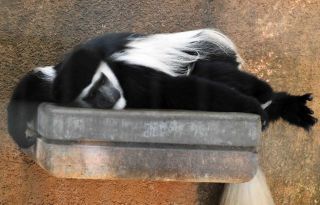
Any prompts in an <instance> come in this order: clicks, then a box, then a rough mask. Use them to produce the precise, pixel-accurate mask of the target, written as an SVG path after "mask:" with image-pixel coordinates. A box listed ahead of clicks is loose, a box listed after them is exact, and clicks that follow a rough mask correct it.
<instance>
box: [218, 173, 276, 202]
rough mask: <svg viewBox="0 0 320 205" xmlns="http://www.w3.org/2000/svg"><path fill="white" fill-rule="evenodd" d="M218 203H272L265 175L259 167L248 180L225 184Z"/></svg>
mask: <svg viewBox="0 0 320 205" xmlns="http://www.w3.org/2000/svg"><path fill="white" fill-rule="evenodd" d="M220 205H274V202H273V199H272V195H271V193H270V190H269V187H268V185H267V182H266V179H265V176H264V174H263V172H262V171H261V170H260V168H258V171H257V173H256V175H255V176H254V177H253V179H252V180H251V181H249V182H246V183H241V184H227V185H226V186H225V188H224V193H223V196H222V199H221V202H220Z"/></svg>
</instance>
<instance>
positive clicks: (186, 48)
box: [112, 29, 242, 76]
mask: <svg viewBox="0 0 320 205" xmlns="http://www.w3.org/2000/svg"><path fill="white" fill-rule="evenodd" d="M128 40H129V42H128V43H127V44H126V45H125V47H126V48H125V49H124V50H122V51H121V52H117V53H114V54H113V55H112V58H113V59H114V60H115V61H122V62H125V63H128V64H132V65H140V66H145V67H148V68H152V69H154V70H158V71H161V72H164V73H166V74H169V75H171V76H179V75H188V74H189V72H190V70H189V68H190V67H191V66H192V64H193V63H194V62H196V61H197V60H200V59H207V58H209V57H210V56H211V57H212V56H215V55H216V56H224V57H230V58H233V59H234V60H233V61H234V62H238V63H239V68H240V67H241V63H242V60H241V57H240V56H239V54H238V53H237V49H236V46H235V45H234V43H233V42H232V41H231V40H230V39H229V38H228V37H227V36H225V35H224V34H222V33H220V32H219V31H217V30H214V29H199V30H193V31H186V32H179V33H164V34H153V35H146V36H139V37H131V38H130V37H129V39H128Z"/></svg>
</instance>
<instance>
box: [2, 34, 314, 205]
mask: <svg viewBox="0 0 320 205" xmlns="http://www.w3.org/2000/svg"><path fill="white" fill-rule="evenodd" d="M241 66H242V62H241V58H240V56H239V55H238V53H237V51H236V47H235V45H234V44H233V42H232V41H231V40H230V39H229V38H228V37H226V36H225V35H223V34H221V33H220V32H218V31H216V30H213V29H202V30H195V31H187V32H181V33H171V34H153V35H141V34H132V33H114V34H107V35H104V36H101V37H98V38H95V39H92V40H90V41H88V42H86V43H84V44H82V45H79V46H78V47H76V48H75V49H74V50H73V51H72V52H71V53H70V54H68V55H67V56H66V57H65V59H64V60H63V61H62V62H60V63H59V64H57V65H56V66H52V67H50V66H49V67H41V68H36V69H34V70H33V71H31V72H29V73H28V74H27V75H26V76H24V78H23V79H22V80H21V81H20V82H19V83H18V85H17V87H16V89H15V90H14V93H13V95H12V98H11V100H10V102H9V106H8V128H9V129H8V130H9V133H10V135H11V136H12V137H13V139H14V140H15V142H16V143H17V144H18V145H19V146H20V147H23V148H26V147H29V146H31V145H32V144H33V143H34V139H33V138H32V137H28V130H29V129H28V128H31V127H32V119H33V118H34V115H35V113H36V110H37V106H38V105H39V104H40V103H41V102H53V103H57V104H59V105H63V106H78V107H90V108H101V109H124V108H144V109H146V108H150V109H184V110H202V111H216V112H245V113H254V114H258V115H260V117H261V122H262V127H263V128H265V127H266V126H267V125H268V122H269V121H274V120H277V119H279V118H283V119H284V120H286V121H288V122H289V123H291V124H293V125H297V126H300V127H303V128H304V129H307V130H308V129H310V128H311V127H312V126H313V125H314V124H315V123H316V119H315V118H314V117H313V116H312V114H313V111H312V110H311V109H309V108H308V107H307V106H306V102H307V101H308V100H312V96H311V95H310V94H305V95H302V96H293V95H289V94H288V93H285V92H282V93H278V92H274V91H273V90H272V88H271V87H270V86H269V85H268V84H267V83H266V82H264V81H262V80H259V79H258V78H256V77H255V76H253V75H250V74H248V73H246V72H244V71H242V70H241V69H240V68H241ZM260 181H261V180H260ZM230 187H231V188H230V189H228V190H229V192H228V193H235V192H232V190H233V188H232V187H236V186H230ZM240 189H241V190H244V189H243V188H240ZM230 190H231V192H230ZM237 193H241V192H238V191H237ZM229 195H232V194H229ZM230 197H231V196H227V197H224V203H225V204H230V202H228V200H229V201H230ZM232 197H233V198H235V195H234V194H233V195H232ZM232 197H231V198H232ZM232 200H233V199H231V201H232ZM237 200H238V201H239V199H237ZM266 201H267V199H266ZM271 201H272V198H271ZM247 202H248V199H246V201H244V202H243V203H244V204H246V205H249V204H250V203H247ZM260 204H262V203H260Z"/></svg>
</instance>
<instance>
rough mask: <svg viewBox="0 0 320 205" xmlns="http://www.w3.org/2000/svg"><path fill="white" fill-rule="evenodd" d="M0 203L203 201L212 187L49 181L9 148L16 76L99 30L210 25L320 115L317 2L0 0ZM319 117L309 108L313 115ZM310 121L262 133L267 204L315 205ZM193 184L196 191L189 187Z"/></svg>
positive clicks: (319, 197)
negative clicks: (305, 96) (308, 98)
mask: <svg viewBox="0 0 320 205" xmlns="http://www.w3.org/2000/svg"><path fill="white" fill-rule="evenodd" d="M0 4H1V6H0V96H1V97H0V119H1V120H0V161H1V162H0V204H23V203H33V204H68V203H71V202H72V203H75V204H83V203H86V204H94V203H97V204H99V203H100V204H101V203H104V204H196V203H200V204H213V203H214V199H213V198H212V195H215V194H216V192H219V190H220V188H219V187H218V188H217V187H216V186H212V185H206V184H201V185H200V186H198V184H191V183H171V182H170V183H166V182H141V181H94V180H69V179H56V178H54V177H51V176H49V175H48V174H47V173H46V172H44V171H43V170H42V169H41V168H39V167H38V166H37V165H36V164H34V162H32V160H31V159H29V158H28V157H26V156H24V155H23V154H21V153H20V152H19V150H18V149H17V147H16V146H15V145H14V144H13V142H12V141H11V139H10V138H9V137H8V134H7V131H6V123H5V122H6V115H5V106H6V103H7V102H8V97H9V95H10V93H11V91H12V89H13V87H14V85H15V83H16V82H17V81H18V80H19V79H20V78H21V76H22V75H23V74H24V73H25V72H26V71H28V70H30V69H31V68H33V67H35V66H42V65H51V64H54V63H56V62H57V61H58V60H59V59H60V58H61V56H62V55H63V53H65V52H66V51H68V50H69V49H71V48H72V47H73V46H74V45H76V44H77V43H79V42H81V41H83V40H86V39H89V38H90V37H93V36H95V35H98V34H101V33H104V32H111V31H112V32H115V31H135V32H147V33H155V32H172V31H183V30H189V29H195V28H203V27H217V28H219V29H220V30H222V31H223V32H225V33H226V34H228V35H229V36H230V37H231V38H232V39H233V40H234V41H235V43H236V44H237V45H238V47H239V50H240V52H241V54H242V55H243V58H244V59H245V61H246V70H247V71H249V72H252V73H255V74H257V75H258V76H260V77H261V78H263V79H265V80H267V81H268V82H270V83H271V85H272V86H273V87H274V88H275V90H279V91H280V90H288V91H290V92H291V93H293V94H301V93H304V92H312V93H314V96H315V101H314V102H312V103H310V106H311V107H312V108H313V109H314V110H315V112H316V113H319V112H320V104H319V98H320V80H319V77H320V68H319V67H320V60H319V54H320V38H319V34H320V26H319V25H320V24H319V22H320V2H319V1H317V0H305V1H303V0H286V1H279V0H269V1H265V0H243V1H239V0H237V1H231V0H163V1H157V0H109V1H100V0H92V1H76V0H66V1H50V0H0ZM317 115H318V116H319V114H317ZM319 136H320V128H319V126H318V125H317V126H316V127H315V129H314V130H313V131H312V132H310V133H306V132H304V131H303V130H301V129H298V128H294V127H292V126H288V125H287V124H286V123H284V122H277V123H275V124H274V125H271V126H270V128H269V129H268V131H267V132H266V133H265V134H264V136H263V143H262V145H261V162H262V166H263V168H264V170H265V173H266V175H267V178H268V183H269V185H270V187H271V191H272V193H273V195H274V198H275V201H276V203H277V204H288V205H292V204H293V205H295V204H301V205H309V204H320V138H319ZM199 187H200V188H199Z"/></svg>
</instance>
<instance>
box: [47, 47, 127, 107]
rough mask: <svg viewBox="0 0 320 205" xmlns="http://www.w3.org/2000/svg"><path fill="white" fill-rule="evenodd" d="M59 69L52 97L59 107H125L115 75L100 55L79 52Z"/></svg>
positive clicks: (73, 54) (61, 64) (60, 65)
mask: <svg viewBox="0 0 320 205" xmlns="http://www.w3.org/2000/svg"><path fill="white" fill-rule="evenodd" d="M56 69H57V77H56V78H55V80H54V83H53V84H54V86H53V93H54V97H55V99H56V101H57V103H58V104H60V105H64V106H77V107H87V108H100V109H123V108H124V107H125V106H126V101H125V99H124V97H123V91H122V89H121V86H120V84H119V81H118V79H117V77H116V75H115V74H114V73H113V71H112V69H111V68H110V67H109V66H108V64H107V63H106V62H105V61H104V60H103V57H102V55H101V54H99V53H98V52H96V51H92V50H89V49H84V48H80V49H77V50H75V51H74V52H72V53H71V55H70V56H68V57H67V58H66V59H65V60H64V61H63V62H62V63H60V64H58V65H57V66H56Z"/></svg>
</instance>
